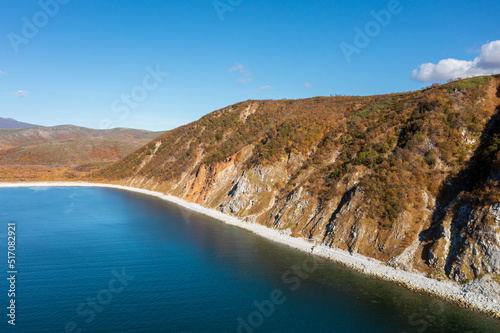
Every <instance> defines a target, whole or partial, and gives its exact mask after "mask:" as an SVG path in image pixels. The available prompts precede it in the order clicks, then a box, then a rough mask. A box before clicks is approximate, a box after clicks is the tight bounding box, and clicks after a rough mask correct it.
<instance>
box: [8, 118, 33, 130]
mask: <svg viewBox="0 0 500 333" xmlns="http://www.w3.org/2000/svg"><path fill="white" fill-rule="evenodd" d="M36 126H38V125H33V124H28V123H23V122H20V121H17V120H15V119H12V118H2V117H0V129H17V128H28V127H36Z"/></svg>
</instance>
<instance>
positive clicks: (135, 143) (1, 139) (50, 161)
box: [0, 125, 161, 181]
mask: <svg viewBox="0 0 500 333" xmlns="http://www.w3.org/2000/svg"><path fill="white" fill-rule="evenodd" d="M160 134H161V133H160V132H150V131H143V130H134V129H125V128H117V129H110V130H95V129H90V128H84V127H77V126H70V125H65V126H56V127H42V126H35V127H29V128H17V129H0V180H3V181H16V180H72V179H77V178H78V179H81V178H82V179H86V178H87V176H88V175H89V172H90V171H92V170H95V169H98V168H100V167H102V166H104V165H106V164H109V163H112V162H116V161H119V160H121V159H122V158H124V157H125V156H127V155H128V154H130V153H131V152H133V151H135V150H136V149H138V148H140V147H142V146H143V145H145V144H146V143H148V142H149V141H150V140H152V139H153V138H155V137H156V136H158V135H160Z"/></svg>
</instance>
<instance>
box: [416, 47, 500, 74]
mask: <svg viewBox="0 0 500 333" xmlns="http://www.w3.org/2000/svg"><path fill="white" fill-rule="evenodd" d="M498 73H500V40H497V41H494V42H491V43H489V44H484V45H483V46H482V47H481V54H480V55H479V57H477V58H476V59H474V60H472V61H467V60H457V59H444V60H441V61H439V62H438V63H437V64H432V63H426V64H422V65H420V70H418V69H415V70H414V71H413V73H412V75H411V79H412V80H415V81H419V82H439V81H446V80H452V79H456V78H459V77H461V78H466V77H472V76H479V75H490V74H498Z"/></svg>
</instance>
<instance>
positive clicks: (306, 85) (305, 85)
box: [304, 82, 313, 89]
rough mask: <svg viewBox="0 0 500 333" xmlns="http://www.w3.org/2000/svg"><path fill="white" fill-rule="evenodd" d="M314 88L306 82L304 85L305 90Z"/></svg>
mask: <svg viewBox="0 0 500 333" xmlns="http://www.w3.org/2000/svg"><path fill="white" fill-rule="evenodd" d="M312 87H313V85H312V84H310V83H307V82H306V83H304V88H307V89H310V88H312Z"/></svg>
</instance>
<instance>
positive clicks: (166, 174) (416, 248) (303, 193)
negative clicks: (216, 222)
mask: <svg viewBox="0 0 500 333" xmlns="http://www.w3.org/2000/svg"><path fill="white" fill-rule="evenodd" d="M499 91H500V78H499V77H498V76H492V77H482V78H474V79H468V80H459V81H457V82H452V83H449V84H446V85H441V86H433V87H432V88H428V89H425V90H422V91H417V92H412V93H404V94H392V95H384V96H371V97H332V98H314V99H308V100H298V101H289V100H282V101H247V102H243V103H239V104H236V105H234V106H230V107H228V108H225V109H222V110H219V111H216V112H213V113H211V114H209V115H207V116H205V117H203V118H202V119H200V120H199V121H197V122H194V123H192V124H189V125H186V126H183V127H181V128H178V129H176V130H173V131H170V132H167V133H165V134H164V135H162V136H160V137H159V138H157V139H155V140H154V141H153V142H151V143H150V144H149V145H147V146H145V147H144V148H142V149H140V150H139V151H137V152H135V153H133V154H132V155H130V156H129V157H127V158H126V159H125V160H123V161H122V162H120V163H117V164H115V165H113V166H111V167H109V168H107V169H105V170H104V171H102V172H101V173H100V174H99V175H96V177H97V176H100V177H102V178H103V179H105V180H106V181H112V182H115V183H120V184H125V185H128V186H134V187H140V188H146V189H150V190H155V191H162V192H164V193H168V194H171V195H175V196H178V197H181V198H183V199H186V200H188V201H191V202H196V203H199V204H202V205H204V206H206V207H210V208H214V209H217V210H220V211H222V212H224V213H227V214H231V215H234V216H238V217H241V218H243V219H245V220H247V221H254V222H257V223H260V224H263V225H266V226H268V227H270V228H275V229H279V230H284V231H286V232H287V233H289V234H291V235H293V236H296V237H303V238H306V239H309V240H311V241H312V242H315V243H318V244H319V243H321V244H326V245H328V246H331V247H336V248H341V249H344V250H348V251H351V252H355V253H360V254H363V255H365V256H369V257H374V258H377V259H380V260H384V261H386V262H387V264H388V265H391V266H393V267H397V268H400V269H404V270H408V271H422V272H425V273H428V274H429V275H430V276H432V277H434V278H437V279H452V280H455V281H457V282H461V283H464V282H467V281H468V280H471V279H474V278H479V277H482V276H483V275H484V274H486V273H488V274H490V275H491V276H493V278H494V279H496V278H498V277H499V276H500V275H499V274H500V230H499V226H500V190H499V186H498V185H499V183H498V182H499V181H500V162H499V160H500V159H499V156H500V153H499V151H500V122H499V121H498V120H497V117H498V114H499V112H500V109H499V106H500V93H499Z"/></svg>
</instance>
